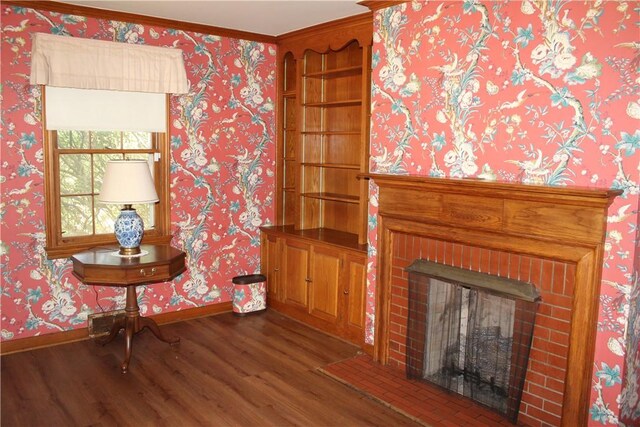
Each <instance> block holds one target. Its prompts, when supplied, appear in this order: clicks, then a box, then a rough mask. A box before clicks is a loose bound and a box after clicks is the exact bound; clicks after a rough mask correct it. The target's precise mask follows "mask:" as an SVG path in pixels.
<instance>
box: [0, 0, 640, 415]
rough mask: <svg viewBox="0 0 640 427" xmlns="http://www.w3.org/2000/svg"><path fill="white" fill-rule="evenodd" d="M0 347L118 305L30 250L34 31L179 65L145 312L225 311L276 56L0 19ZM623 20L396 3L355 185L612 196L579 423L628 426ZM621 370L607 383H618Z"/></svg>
mask: <svg viewBox="0 0 640 427" xmlns="http://www.w3.org/2000/svg"><path fill="white" fill-rule="evenodd" d="M0 7H1V10H0V12H1V13H2V16H1V18H2V24H1V30H2V33H1V36H2V41H1V43H2V45H1V48H2V49H1V55H2V64H1V71H2V72H1V80H0V84H1V86H0V101H1V102H2V117H1V119H0V123H1V127H2V129H1V133H0V135H1V138H2V142H1V151H0V154H1V159H0V162H1V168H0V186H1V188H0V192H1V196H2V200H1V202H0V203H1V204H0V218H1V220H2V225H1V229H0V230H1V237H0V239H1V241H0V270H1V276H0V277H1V290H2V296H1V303H2V314H1V318H0V320H1V327H0V329H1V331H0V332H1V339H2V341H8V340H15V339H20V338H26V337H32V336H36V335H44V334H48V333H53V332H59V331H66V330H71V329H76V328H81V327H84V326H85V325H86V319H87V316H88V314H90V313H93V312H99V311H102V310H111V309H115V308H119V307H122V306H123V305H124V293H123V292H121V291H120V290H117V289H113V288H106V287H104V288H100V287H95V288H94V287H89V286H85V285H83V284H82V283H79V282H78V281H77V280H76V279H75V278H74V277H73V276H72V275H71V273H70V271H71V265H70V262H69V261H68V260H67V259H57V260H50V259H48V258H47V256H46V253H45V250H44V246H45V240H44V232H45V219H44V209H43V206H44V191H43V190H44V166H43V129H42V123H43V111H42V95H41V88H40V87H38V86H31V85H29V83H28V76H29V66H30V52H31V37H32V34H33V33H35V32H46V33H52V34H59V35H64V36H70V37H83V38H94V39H101V40H112V41H117V42H122V43H139V44H148V45H154V46H163V47H176V48H180V49H182V51H183V53H184V58H185V64H186V68H187V75H188V79H189V82H190V90H189V93H188V94H185V95H181V96H172V97H171V112H170V129H169V133H170V144H171V176H170V179H171V200H172V206H171V223H172V233H173V236H174V238H173V242H172V243H173V245H174V246H176V247H178V248H180V249H182V250H184V251H185V252H187V255H188V256H187V260H188V270H187V272H186V273H185V274H183V275H182V276H180V277H178V278H177V279H176V280H174V281H173V282H171V283H168V284H166V285H160V286H159V285H152V286H147V287H141V288H140V290H139V301H138V302H139V304H140V307H141V310H142V311H143V313H144V314H153V313H163V312H169V311H176V310H182V309H187V308H191V307H200V306H204V305H208V304H214V303H218V302H223V301H230V300H231V299H232V297H233V287H232V284H231V278H232V277H233V276H236V275H240V274H248V273H254V272H257V271H258V269H259V243H260V242H259V229H258V228H259V226H261V225H264V224H269V223H270V222H272V221H273V215H274V209H273V208H274V207H273V191H274V165H275V144H274V139H275V131H274V125H275V112H274V108H275V105H274V102H275V96H276V63H275V60H276V47H275V46H274V45H270V44H265V43H257V42H253V41H246V40H238V39H231V38H224V37H219V36H215V35H208V34H199V33H193V32H187V31H182V30H175V29H171V28H161V27H156V26H152V25H140V24H136V23H127V22H119V21H111V20H103V19H94V18H87V17H83V16H74V15H65V14H60V13H54V12H46V11H39V10H35V9H31V8H23V7H15V6H7V5H2V6H0ZM639 14H640V3H639V2H637V1H635V2H634V1H601V0H588V1H584V0H580V1H567V0H544V1H542V0H540V1H533V0H523V1H506V0H496V1H480V0H466V1H411V2H407V3H404V4H401V5H397V6H392V7H388V8H384V9H381V10H378V11H376V12H374V44H373V49H372V53H373V55H372V68H373V74H372V104H371V114H372V115H371V145H370V152H371V159H370V170H371V171H372V172H376V173H388V174H407V173H414V174H421V175H429V176H433V177H443V178H445V177H486V178H489V179H498V180H503V181H514V182H523V183H532V184H545V185H580V186H595V187H604V188H616V189H620V190H622V191H623V194H622V196H620V197H618V198H617V199H616V200H615V202H614V204H613V205H612V206H611V208H610V211H609V216H608V232H607V240H606V244H605V263H604V266H603V278H602V292H601V296H600V303H601V308H600V318H599V322H598V337H597V350H596V355H595V363H594V366H593V390H592V401H591V404H590V418H591V423H592V424H593V425H616V424H617V423H618V422H626V423H627V424H628V425H633V423H634V422H636V423H637V422H638V420H639V419H640V378H639V375H640V351H639V350H640V306H639V304H640V298H639V296H640V295H639V294H640V284H639V279H638V270H639V268H640V265H639V264H640V261H639V260H638V255H639V252H640V251H639V250H638V233H639V231H638V209H639V191H640V189H639V181H640V170H639V167H640V130H639V126H638V124H639V123H640V73H639V66H640V39H639V36H638V34H639V28H640V27H639V26H640V23H639V21H640V20H639ZM370 196H371V197H370V206H369V230H370V232H369V242H370V245H369V262H368V272H369V273H368V285H367V293H368V295H367V333H366V339H367V341H368V342H369V343H372V342H373V328H374V322H375V307H374V303H375V260H376V247H377V246H376V212H377V210H376V205H377V190H376V188H375V186H373V185H372V187H371V194H370ZM625 358H626V366H627V368H626V372H625V368H624V366H625Z"/></svg>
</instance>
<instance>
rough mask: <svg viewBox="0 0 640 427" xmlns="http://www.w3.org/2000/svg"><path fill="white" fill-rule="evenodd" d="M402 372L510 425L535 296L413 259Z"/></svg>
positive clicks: (495, 279)
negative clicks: (472, 403)
mask: <svg viewBox="0 0 640 427" xmlns="http://www.w3.org/2000/svg"><path fill="white" fill-rule="evenodd" d="M406 271H407V272H408V274H409V295H408V300H409V301H408V303H409V314H408V318H407V340H406V348H407V351H406V372H407V377H408V378H410V379H420V380H424V381H426V382H429V383H432V384H436V385H438V386H440V387H442V388H445V389H446V390H449V391H452V392H455V393H458V394H461V395H463V396H466V397H468V398H470V399H471V400H473V401H475V402H477V403H480V404H482V405H485V406H488V407H489V408H491V409H493V410H495V411H497V412H498V413H500V414H502V415H503V416H504V417H505V418H507V419H508V420H510V421H511V422H515V421H516V420H517V418H518V412H519V408H520V400H521V397H522V388H523V385H524V380H525V375H526V372H527V365H528V360H529V351H530V349H531V341H532V338H533V326H534V324H535V316H536V311H537V308H538V302H539V300H540V295H539V292H538V290H537V289H536V288H535V286H533V285H532V284H531V283H527V282H523V281H519V280H514V279H509V278H503V277H501V276H495V275H490V274H486V273H480V272H475V271H472V270H467V269H463V268H460V267H454V266H447V265H443V264H439V263H436V262H433V261H428V260H426V259H417V260H415V261H414V262H413V263H412V264H411V265H410V266H409V267H407V269H406Z"/></svg>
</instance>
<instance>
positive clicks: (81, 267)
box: [71, 245, 186, 286]
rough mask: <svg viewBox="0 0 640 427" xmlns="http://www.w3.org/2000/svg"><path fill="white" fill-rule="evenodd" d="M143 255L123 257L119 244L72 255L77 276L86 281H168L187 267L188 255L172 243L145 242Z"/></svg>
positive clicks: (107, 283) (121, 283)
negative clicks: (119, 253) (171, 244)
mask: <svg viewBox="0 0 640 427" xmlns="http://www.w3.org/2000/svg"><path fill="white" fill-rule="evenodd" d="M140 249H141V250H142V251H143V253H144V255H142V256H133V257H121V256H116V255H114V253H117V252H118V247H117V246H98V247H95V248H92V249H89V250H87V251H85V252H81V253H78V254H75V255H73V256H72V257H71V260H72V261H73V275H74V276H75V277H77V278H78V279H80V280H81V281H83V282H84V283H88V284H92V285H103V286H128V285H133V284H142V283H155V282H165V281H169V280H171V279H173V278H174V277H176V276H178V275H179V274H181V273H183V272H184V271H185V270H186V266H185V257H186V254H185V253H184V252H182V251H181V250H179V249H176V248H174V247H171V246H170V245H141V246H140Z"/></svg>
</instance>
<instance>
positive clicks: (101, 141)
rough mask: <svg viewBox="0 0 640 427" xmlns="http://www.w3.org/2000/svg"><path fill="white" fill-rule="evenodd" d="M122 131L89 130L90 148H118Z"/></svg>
mask: <svg viewBox="0 0 640 427" xmlns="http://www.w3.org/2000/svg"><path fill="white" fill-rule="evenodd" d="M121 134H122V132H91V148H111V149H112V150H119V149H120V147H121V139H120V136H121Z"/></svg>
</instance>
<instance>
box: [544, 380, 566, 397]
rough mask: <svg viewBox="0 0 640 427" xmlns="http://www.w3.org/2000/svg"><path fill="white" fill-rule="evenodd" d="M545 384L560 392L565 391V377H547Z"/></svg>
mask: <svg viewBox="0 0 640 427" xmlns="http://www.w3.org/2000/svg"><path fill="white" fill-rule="evenodd" d="M544 385H545V386H546V387H548V388H550V389H551V390H555V391H557V392H558V393H564V378H547V381H546V382H545V384H544Z"/></svg>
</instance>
